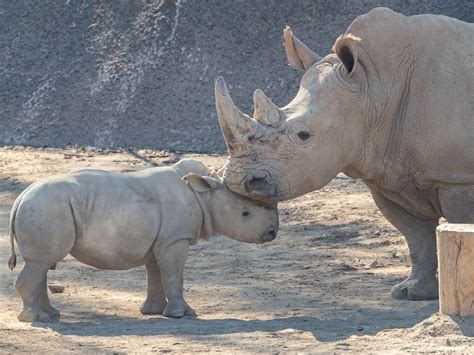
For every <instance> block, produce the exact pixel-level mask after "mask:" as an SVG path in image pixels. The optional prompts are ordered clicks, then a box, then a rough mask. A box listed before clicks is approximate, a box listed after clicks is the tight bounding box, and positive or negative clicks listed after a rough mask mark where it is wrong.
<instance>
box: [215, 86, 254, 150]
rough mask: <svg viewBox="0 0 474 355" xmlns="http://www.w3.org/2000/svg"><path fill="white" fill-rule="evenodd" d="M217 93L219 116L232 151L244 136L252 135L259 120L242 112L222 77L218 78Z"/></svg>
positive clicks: (223, 132)
mask: <svg viewBox="0 0 474 355" xmlns="http://www.w3.org/2000/svg"><path fill="white" fill-rule="evenodd" d="M215 95H216V109H217V117H218V119H219V124H220V126H221V130H222V134H223V135H224V138H225V140H226V143H227V148H228V149H229V151H231V150H233V149H234V148H235V147H236V146H237V145H238V143H239V142H240V141H242V138H243V137H244V136H247V135H251V134H252V133H253V132H254V131H255V130H256V128H257V126H258V122H257V121H255V120H254V119H252V118H251V117H249V116H248V115H246V114H244V113H242V112H240V110H239V109H238V108H237V106H235V104H234V102H233V101H232V98H231V97H230V94H229V90H228V89H227V85H226V83H225V81H224V79H223V78H222V77H219V78H217V80H216V86H215Z"/></svg>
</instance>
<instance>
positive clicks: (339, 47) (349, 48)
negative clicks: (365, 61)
mask: <svg viewBox="0 0 474 355" xmlns="http://www.w3.org/2000/svg"><path fill="white" fill-rule="evenodd" d="M359 42H360V39H359V38H357V37H355V36H353V35H351V34H348V35H345V36H340V37H339V38H338V39H337V40H336V43H335V44H334V47H333V50H334V52H336V55H337V56H338V58H339V59H340V60H341V62H342V64H343V65H344V67H345V68H346V70H347V73H348V74H349V75H352V74H353V73H354V72H355V71H356V69H357V65H358V57H357V46H358V43H359Z"/></svg>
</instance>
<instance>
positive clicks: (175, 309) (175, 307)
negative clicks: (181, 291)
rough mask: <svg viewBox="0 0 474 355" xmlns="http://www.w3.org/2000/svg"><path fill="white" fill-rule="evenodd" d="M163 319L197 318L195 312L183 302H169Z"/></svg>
mask: <svg viewBox="0 0 474 355" xmlns="http://www.w3.org/2000/svg"><path fill="white" fill-rule="evenodd" d="M163 315H164V316H165V317H171V318H181V317H184V316H189V317H197V314H196V312H195V311H194V309H192V308H191V307H190V306H189V305H188V304H187V303H185V302H179V303H178V302H169V303H168V304H167V305H166V307H165V309H164V311H163Z"/></svg>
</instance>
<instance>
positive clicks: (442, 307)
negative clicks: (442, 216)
mask: <svg viewBox="0 0 474 355" xmlns="http://www.w3.org/2000/svg"><path fill="white" fill-rule="evenodd" d="M436 235H437V245H438V280H439V311H440V312H441V313H443V314H448V315H458V316H461V317H469V316H474V224H449V223H448V224H442V225H440V226H438V228H437V229H436Z"/></svg>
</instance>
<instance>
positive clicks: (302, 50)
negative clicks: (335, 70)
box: [283, 26, 321, 71]
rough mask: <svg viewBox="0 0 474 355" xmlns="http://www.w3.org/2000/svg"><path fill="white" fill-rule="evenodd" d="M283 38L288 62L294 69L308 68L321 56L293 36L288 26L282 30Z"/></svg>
mask: <svg viewBox="0 0 474 355" xmlns="http://www.w3.org/2000/svg"><path fill="white" fill-rule="evenodd" d="M283 38H284V40H285V42H284V46H285V53H286V58H287V59H288V63H289V64H290V66H291V67H293V68H295V69H304V70H305V71H306V70H308V69H309V68H310V67H311V66H312V65H313V64H314V63H316V62H319V61H320V60H321V57H320V56H319V55H317V54H316V53H314V52H313V51H312V50H311V49H309V48H308V47H307V46H306V45H305V44H304V43H303V42H301V41H300V40H299V39H298V38H296V37H295V35H294V34H293V31H292V30H291V27H290V26H286V27H285V29H284V30H283Z"/></svg>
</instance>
